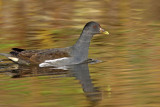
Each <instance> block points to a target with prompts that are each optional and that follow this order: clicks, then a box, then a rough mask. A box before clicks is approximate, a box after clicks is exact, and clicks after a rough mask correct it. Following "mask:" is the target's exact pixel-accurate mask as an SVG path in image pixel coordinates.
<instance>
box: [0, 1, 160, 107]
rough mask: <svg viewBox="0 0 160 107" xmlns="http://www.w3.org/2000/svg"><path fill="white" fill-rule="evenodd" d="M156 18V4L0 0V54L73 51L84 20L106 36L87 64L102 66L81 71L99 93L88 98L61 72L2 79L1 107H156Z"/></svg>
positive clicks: (97, 40) (159, 93)
mask: <svg viewBox="0 0 160 107" xmlns="http://www.w3.org/2000/svg"><path fill="white" fill-rule="evenodd" d="M159 13H160V1H159V0H0V53H5V52H6V53H7V52H9V51H10V49H11V48H12V47H17V48H26V49H47V48H60V47H67V46H71V45H73V44H74V43H75V42H76V40H77V39H78V37H79V35H80V33H81V31H82V29H83V27H84V25H85V24H86V23H87V22H89V21H96V22H98V23H99V24H100V25H101V27H102V28H104V29H106V30H107V31H109V33H110V35H109V36H106V35H103V34H99V35H96V36H94V38H93V39H92V42H91V46H90V50H89V57H90V58H93V59H98V60H102V62H101V63H97V64H92V65H91V64H89V68H88V69H85V70H83V67H82V68H78V70H80V69H82V71H89V72H88V77H87V78H88V79H86V81H89V84H90V85H91V87H92V85H94V88H98V89H96V90H98V91H92V92H90V93H92V94H91V95H88V94H86V90H84V85H83V81H82V80H83V79H77V78H76V77H74V76H64V73H62V74H59V75H58V76H55V75H52V76H33V75H32V77H26V78H11V76H10V74H9V75H4V73H1V74H0V94H1V97H0V106H3V107H14V106H15V107H160V78H159V77H160V14H159ZM0 58H4V57H0ZM85 68H87V67H85ZM32 70H35V69H32ZM76 70H77V69H76ZM76 70H75V72H76ZM65 74H66V73H65ZM78 75H79V74H78ZM53 77H54V78H53ZM85 78H86V77H85ZM84 83H86V82H84ZM90 85H88V86H90ZM86 86H87V84H86ZM92 88H93V87H92ZM97 92H98V95H97Z"/></svg>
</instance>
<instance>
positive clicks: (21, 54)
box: [11, 49, 70, 64]
mask: <svg viewBox="0 0 160 107" xmlns="http://www.w3.org/2000/svg"><path fill="white" fill-rule="evenodd" d="M11 54H12V55H14V56H16V57H17V58H19V59H21V60H24V61H26V62H28V63H30V64H39V63H41V62H44V61H45V60H49V59H56V58H62V57H69V56H70V55H69V52H68V50H67V49H45V50H20V51H18V50H13V51H12V52H11Z"/></svg>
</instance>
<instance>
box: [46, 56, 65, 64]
mask: <svg viewBox="0 0 160 107" xmlns="http://www.w3.org/2000/svg"><path fill="white" fill-rule="evenodd" d="M65 59H68V58H67V57H63V58H58V59H53V60H45V61H44V62H46V63H55V62H57V61H61V60H65Z"/></svg>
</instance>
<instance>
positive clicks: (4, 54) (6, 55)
mask: <svg viewBox="0 0 160 107" xmlns="http://www.w3.org/2000/svg"><path fill="white" fill-rule="evenodd" d="M0 55H1V56H5V57H10V56H11V54H7V53H0Z"/></svg>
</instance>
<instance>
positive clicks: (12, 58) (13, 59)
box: [8, 57, 19, 62]
mask: <svg viewBox="0 0 160 107" xmlns="http://www.w3.org/2000/svg"><path fill="white" fill-rule="evenodd" d="M8 59H11V60H12V61H14V62H18V60H19V59H18V58H16V57H8Z"/></svg>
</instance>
